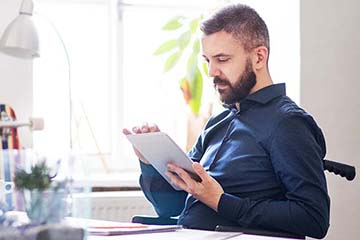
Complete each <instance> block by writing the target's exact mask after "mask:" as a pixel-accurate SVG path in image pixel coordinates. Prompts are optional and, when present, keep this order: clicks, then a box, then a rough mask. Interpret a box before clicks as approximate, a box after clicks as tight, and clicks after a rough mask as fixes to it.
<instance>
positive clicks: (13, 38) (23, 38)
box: [0, 0, 40, 59]
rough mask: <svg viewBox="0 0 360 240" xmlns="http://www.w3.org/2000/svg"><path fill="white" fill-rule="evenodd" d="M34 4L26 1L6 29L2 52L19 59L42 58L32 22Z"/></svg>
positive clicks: (1, 44)
mask: <svg viewBox="0 0 360 240" xmlns="http://www.w3.org/2000/svg"><path fill="white" fill-rule="evenodd" d="M32 11H33V3H32V1H31V0H24V1H23V3H22V6H21V9H20V14H19V16H17V17H16V18H15V19H14V20H13V21H12V22H11V23H10V24H9V26H8V27H7V28H6V29H5V31H4V34H3V36H2V38H1V39H0V51H1V52H3V53H5V54H8V55H11V56H14V57H19V58H28V59H29V58H30V59H31V58H35V57H39V56H40V50H39V36H38V33H37V30H36V27H35V24H34V22H33V21H32V17H31V16H32Z"/></svg>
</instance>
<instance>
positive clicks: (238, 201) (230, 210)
mask: <svg viewBox="0 0 360 240" xmlns="http://www.w3.org/2000/svg"><path fill="white" fill-rule="evenodd" d="M247 205H248V203H247V200H245V199H242V198H239V197H236V196H233V195H231V194H228V193H223V194H222V195H221V197H220V201H219V205H218V213H219V214H220V215H222V216H223V217H225V218H227V219H230V220H234V221H236V220H238V219H239V218H240V217H241V216H242V215H243V214H245V212H246V208H247V207H246V206H247Z"/></svg>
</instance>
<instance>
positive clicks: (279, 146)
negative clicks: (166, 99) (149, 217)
mask: <svg viewBox="0 0 360 240" xmlns="http://www.w3.org/2000/svg"><path fill="white" fill-rule="evenodd" d="M325 153H326V148H325V141H324V137H323V134H322V132H321V130H320V128H319V127H318V126H317V124H316V123H315V121H314V119H313V118H312V117H311V116H310V115H309V114H308V113H306V112H305V111H304V110H303V109H301V108H300V107H298V106H297V105H296V104H295V103H294V102H293V101H292V100H291V99H290V98H288V97H287V96H286V94H285V84H274V85H271V86H268V87H266V88H263V89H261V90H259V91H257V92H255V93H253V94H250V95H249V96H248V97H246V98H245V99H244V100H243V101H242V102H241V103H240V110H238V109H237V108H235V106H229V108H228V109H227V110H225V111H224V112H222V113H220V114H219V115H217V116H214V117H212V118H211V119H210V120H209V121H208V123H207V124H206V126H205V128H204V130H203V132H202V133H201V135H200V136H199V138H198V141H197V143H196V144H195V145H194V147H193V149H192V150H191V151H190V152H189V157H190V158H191V159H192V160H193V161H196V162H200V163H201V165H202V166H203V167H204V168H205V170H206V171H207V172H208V174H209V175H210V176H212V177H213V178H215V179H216V180H217V181H218V182H219V183H220V184H221V186H222V187H223V189H224V192H225V193H224V194H222V196H221V198H220V202H219V205H218V212H216V211H214V210H213V209H211V208H209V207H208V206H206V205H205V204H203V203H202V202H200V201H199V200H197V199H195V198H194V197H193V196H191V195H190V194H187V193H186V192H185V191H176V190H174V189H173V188H172V187H171V186H170V185H169V184H168V183H167V182H166V181H165V180H164V179H163V178H162V177H161V176H160V175H159V174H158V173H157V172H156V170H155V169H154V168H153V167H152V166H150V165H145V164H141V170H142V175H141V177H140V185H141V187H142V190H143V191H144V193H145V196H146V197H147V199H148V200H149V201H150V202H151V203H152V204H153V205H154V208H155V210H156V212H157V213H158V214H159V216H163V217H168V216H177V215H179V214H180V217H179V221H178V223H179V224H182V225H183V226H184V227H188V228H196V229H207V230H213V229H214V228H215V226H216V225H227V226H242V227H247V228H256V229H265V230H273V231H286V232H292V233H295V234H298V235H303V236H311V237H317V238H321V237H323V236H325V234H326V232H327V229H328V227H329V208H330V200H329V197H328V193H327V187H326V180H325V176H324V172H323V165H322V159H323V158H324V156H325Z"/></svg>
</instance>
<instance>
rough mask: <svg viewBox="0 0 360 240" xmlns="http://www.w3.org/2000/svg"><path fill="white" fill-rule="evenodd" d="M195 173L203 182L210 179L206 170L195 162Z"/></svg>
mask: <svg viewBox="0 0 360 240" xmlns="http://www.w3.org/2000/svg"><path fill="white" fill-rule="evenodd" d="M192 167H193V169H194V171H195V172H196V173H197V175H198V176H199V177H200V178H201V180H202V181H204V180H206V179H207V178H208V177H209V174H208V173H207V172H206V171H205V169H204V168H203V167H202V166H201V165H200V163H198V162H194V163H193V165H192Z"/></svg>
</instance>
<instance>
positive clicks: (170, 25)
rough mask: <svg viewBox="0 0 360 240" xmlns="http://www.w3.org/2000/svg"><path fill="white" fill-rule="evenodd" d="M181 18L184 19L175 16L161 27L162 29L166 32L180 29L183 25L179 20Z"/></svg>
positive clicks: (181, 17)
mask: <svg viewBox="0 0 360 240" xmlns="http://www.w3.org/2000/svg"><path fill="white" fill-rule="evenodd" d="M183 18H184V17H183V16H177V17H175V18H173V19H171V20H170V21H168V22H167V23H166V24H165V25H164V26H163V27H162V29H163V30H166V31H172V30H176V29H178V28H180V27H182V25H183V24H182V23H181V22H180V21H179V20H181V19H183Z"/></svg>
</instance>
